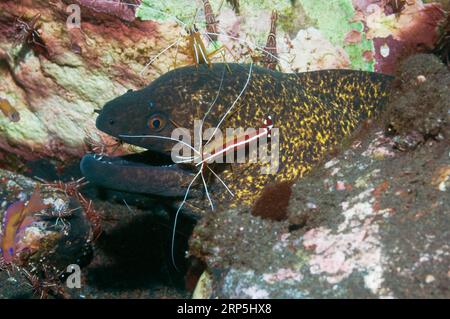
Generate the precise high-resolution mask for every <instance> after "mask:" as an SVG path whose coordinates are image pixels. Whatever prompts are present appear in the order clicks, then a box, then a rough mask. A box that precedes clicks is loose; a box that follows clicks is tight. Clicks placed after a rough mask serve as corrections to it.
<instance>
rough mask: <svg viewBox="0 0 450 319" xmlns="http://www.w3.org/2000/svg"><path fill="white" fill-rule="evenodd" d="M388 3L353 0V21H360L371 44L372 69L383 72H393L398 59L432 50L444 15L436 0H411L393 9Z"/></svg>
mask: <svg viewBox="0 0 450 319" xmlns="http://www.w3.org/2000/svg"><path fill="white" fill-rule="evenodd" d="M391 2H393V1H381V2H380V1H375V0H353V5H354V6H355V9H356V14H355V17H354V20H355V21H362V22H363V23H364V25H365V29H366V38H367V39H369V40H373V42H374V46H375V52H374V57H375V61H376V65H375V71H377V72H383V73H393V72H394V70H395V65H396V63H397V62H398V60H399V59H402V58H405V57H407V56H408V55H411V54H413V53H415V52H417V51H421V50H430V49H432V48H433V47H434V45H435V43H436V41H437V40H438V38H439V34H440V26H441V25H442V24H443V23H444V21H445V16H446V15H445V11H444V10H443V9H442V6H441V5H440V4H438V3H428V4H424V3H423V1H421V0H411V1H406V2H404V3H403V5H397V6H395V5H394V7H395V10H393V8H392V6H393V4H391ZM399 2H400V1H399ZM394 11H395V12H394ZM348 37H349V39H350V38H351V34H350V35H348Z"/></svg>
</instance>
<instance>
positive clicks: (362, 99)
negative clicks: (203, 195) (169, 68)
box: [175, 65, 391, 206]
mask: <svg viewBox="0 0 450 319" xmlns="http://www.w3.org/2000/svg"><path fill="white" fill-rule="evenodd" d="M216 67H217V66H216ZM232 69H233V73H234V74H227V75H226V76H227V77H232V76H236V74H239V80H237V81H234V82H233V84H232V87H231V88H230V87H227V88H222V93H221V95H220V98H219V100H218V101H217V103H216V105H215V108H214V111H213V112H212V114H211V116H209V117H207V122H208V120H209V121H211V122H212V123H210V124H209V125H208V124H206V126H215V125H216V124H217V119H218V118H220V116H222V115H223V114H224V113H225V112H226V110H227V109H228V108H229V107H230V106H231V105H232V103H233V101H234V100H235V99H236V97H237V96H238V94H239V92H240V91H241V90H242V88H243V87H244V84H245V80H247V79H248V74H249V70H250V66H236V65H232ZM252 70H253V72H252V76H251V77H250V82H249V85H248V87H247V89H246V90H245V93H244V94H243V96H242V98H241V99H239V100H238V102H237V103H236V105H235V109H233V112H231V115H230V116H229V117H228V118H227V120H226V122H224V124H223V125H222V126H221V128H222V129H223V130H224V129H225V128H226V127H232V128H235V127H243V128H249V127H253V128H260V127H261V125H262V122H263V120H264V119H265V118H267V116H268V115H270V116H271V117H272V119H273V122H274V127H276V128H279V132H280V133H279V137H280V159H279V160H280V162H279V169H278V171H277V173H276V174H275V175H265V174H261V166H262V165H264V164H261V163H256V164H251V163H245V164H238V163H236V164H232V165H231V167H230V168H228V169H227V170H225V171H223V172H222V173H221V175H220V177H221V178H222V179H223V181H224V182H225V183H226V184H227V185H228V187H229V188H230V189H231V190H232V191H233V192H234V194H235V197H234V198H233V199H232V198H230V196H229V194H227V193H226V191H225V190H224V188H223V186H222V185H220V184H217V183H216V184H217V185H215V187H211V188H212V190H213V192H212V193H213V194H214V197H215V198H216V201H218V202H219V203H223V204H225V205H231V206H236V205H242V204H251V203H253V202H254V200H255V198H257V196H259V193H260V191H261V190H262V189H263V188H264V187H265V186H266V185H267V184H269V183H272V182H274V181H282V180H295V179H297V178H299V177H302V176H304V175H305V174H306V173H307V172H309V171H310V170H311V169H312V168H313V166H314V165H315V164H317V163H318V162H319V161H320V160H321V159H323V157H324V155H325V154H326V153H327V152H328V151H329V150H330V149H331V148H332V147H333V146H335V145H337V144H338V143H339V142H340V141H342V139H343V138H345V137H347V136H349V135H350V134H351V133H352V132H354V131H355V129H356V128H357V127H358V125H359V124H361V122H362V121H363V120H365V119H367V118H369V117H372V116H374V115H376V114H378V113H379V112H380V111H381V110H382V109H383V107H384V105H385V104H386V102H387V98H388V91H389V90H388V85H389V83H390V81H391V77H389V76H387V75H383V74H377V73H370V72H361V71H352V70H325V71H317V72H308V73H299V74H282V73H279V72H274V71H269V70H267V69H262V68H258V67H254V66H253V68H252ZM212 82H214V85H213V87H214V88H215V89H214V90H212V89H211V93H212V94H210V93H208V92H206V91H205V90H204V89H201V90H199V91H198V94H194V95H193V96H192V98H193V99H192V100H193V102H194V103H193V104H194V105H197V107H196V110H195V111H194V112H193V113H192V114H191V115H195V116H193V117H192V116H191V117H190V119H189V122H190V121H192V120H193V119H194V118H197V119H198V118H202V117H203V114H204V112H205V108H204V107H202V106H201V105H202V104H204V101H211V100H213V97H214V95H215V94H217V91H218V90H217V87H218V85H217V83H216V82H217V80H216V81H212ZM229 85H231V83H230V84H229ZM175 87H176V86H175ZM230 92H233V93H230ZM185 116H186V115H185Z"/></svg>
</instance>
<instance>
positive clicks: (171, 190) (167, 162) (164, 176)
mask: <svg viewBox="0 0 450 319" xmlns="http://www.w3.org/2000/svg"><path fill="white" fill-rule="evenodd" d="M80 168H81V172H82V173H83V175H84V176H85V177H86V178H87V180H89V181H90V182H92V183H94V184H97V185H99V186H102V187H105V188H110V189H114V190H118V191H122V192H129V193H141V194H151V195H157V196H167V197H180V196H184V194H185V192H186V187H187V185H188V184H189V182H190V181H191V180H192V178H193V177H194V173H193V171H192V170H190V169H188V168H186V167H183V166H181V165H178V164H175V163H174V162H173V161H172V160H171V158H170V156H168V155H166V154H163V153H159V152H154V151H145V152H142V153H137V154H130V155H125V156H119V157H109V156H100V155H95V154H87V155H85V156H84V157H83V159H82V160H81V163H80Z"/></svg>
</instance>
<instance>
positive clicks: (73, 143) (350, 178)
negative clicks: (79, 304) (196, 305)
mask: <svg viewBox="0 0 450 319" xmlns="http://www.w3.org/2000/svg"><path fill="white" fill-rule="evenodd" d="M220 2H221V1H213V0H211V3H212V6H213V10H214V11H215V13H216V14H217V20H218V21H219V26H220V30H221V32H220V35H219V36H218V40H217V41H208V39H205V44H206V45H207V50H208V51H209V52H212V51H214V50H216V49H217V48H218V47H224V48H225V49H224V50H223V51H222V54H216V55H214V56H213V57H212V61H213V62H223V61H226V62H241V63H248V62H249V61H256V62H259V61H260V60H261V56H262V55H263V52H262V50H261V49H262V48H263V47H264V45H265V42H266V38H267V34H268V32H269V27H270V19H271V13H272V10H274V9H276V10H277V11H278V15H279V17H278V24H277V34H276V42H277V45H278V47H277V50H278V56H279V63H278V66H277V68H278V70H280V71H283V72H305V71H312V70H322V69H333V68H347V69H355V70H365V71H376V72H382V73H387V74H392V75H395V77H396V80H395V81H394V84H393V86H392V96H391V100H390V102H389V105H388V107H387V111H386V112H385V114H383V115H382V116H381V117H380V118H379V119H376V120H373V121H371V122H367V123H362V125H361V128H360V130H359V131H358V133H357V134H355V136H353V137H352V138H351V139H348V140H345V141H343V142H342V145H341V146H340V147H339V149H336V150H334V151H333V152H332V153H331V154H329V156H328V158H327V159H326V160H325V161H323V162H322V163H321V164H320V165H318V167H317V168H316V169H315V170H314V171H313V172H312V173H311V174H310V175H308V176H306V177H305V178H303V179H301V180H296V181H289V182H285V183H281V184H275V185H270V186H269V187H268V188H267V189H266V190H265V192H264V193H263V195H262V196H261V198H260V199H258V200H257V201H256V202H255V203H254V205H253V206H252V207H240V208H239V209H231V210H227V211H217V212H213V213H209V214H206V215H205V217H204V218H203V219H201V220H200V221H199V222H198V224H197V225H196V226H195V228H194V224H195V222H196V221H193V220H191V219H189V218H187V217H180V221H179V223H178V227H177V232H176V245H175V248H174V249H175V251H174V255H175V259H176V260H177V261H178V262H179V265H178V267H179V268H180V270H181V272H178V271H176V269H174V265H173V264H172V260H171V256H170V254H171V251H170V250H171V247H170V245H171V237H172V230H173V212H174V207H176V205H174V201H170V200H168V199H161V198H147V197H145V198H143V197H139V196H135V194H125V195H124V194H111V193H108V192H107V191H105V190H102V189H100V190H99V189H95V188H94V187H92V186H85V187H84V188H81V190H80V191H81V193H80V192H79V189H78V187H76V186H77V185H75V184H74V183H75V182H74V181H77V180H78V179H79V178H81V175H80V172H79V170H78V169H77V168H76V169H74V168H73V166H78V161H79V159H80V157H81V156H82V155H84V154H85V153H86V152H96V153H106V154H108V155H118V154H123V153H133V152H134V151H135V150H136V148H135V147H131V146H129V145H126V144H120V143H117V141H116V140H114V139H112V138H111V137H108V136H106V135H104V134H103V133H101V132H99V131H98V130H97V129H96V128H95V120H96V116H97V114H96V113H97V111H98V110H101V108H102V107H103V105H104V104H105V103H106V102H107V101H109V100H111V99H113V98H115V97H117V96H119V95H122V94H124V93H125V92H127V91H128V90H129V89H140V88H143V87H144V86H146V85H147V84H148V83H150V82H151V81H153V80H154V79H156V78H157V77H158V76H160V75H162V74H164V73H165V72H167V71H169V70H171V69H173V68H175V67H178V66H183V65H189V64H193V63H195V61H194V59H193V57H192V55H190V54H189V47H188V45H189V38H187V37H186V33H185V31H186V30H185V29H186V27H187V26H188V25H190V24H191V23H192V21H195V22H196V25H197V26H198V27H199V28H200V29H204V28H205V23H204V20H205V14H204V12H203V9H200V10H197V9H199V5H198V3H200V2H198V3H197V2H196V1H191V0H177V1H157V2H155V1H148V0H143V1H140V0H136V1H126V2H125V1H118V0H117V1H116V0H113V1H99V0H97V1H91V0H74V1H66V0H58V1H44V0H33V1H31V0H21V1H15V0H4V1H1V2H0V78H1V81H0V181H1V182H0V206H1V207H0V220H2V221H4V219H5V216H6V213H7V211H8V209H9V208H11V207H12V205H14V204H15V203H18V202H22V203H23V204H24V205H27V203H29V202H30V199H31V197H32V195H33V194H34V192H35V191H36V189H39V190H40V196H41V199H42V201H43V203H44V204H45V205H47V206H46V208H45V209H42V210H40V211H39V212H37V213H36V214H34V215H33V219H32V220H27V223H24V226H23V229H20V232H18V236H16V237H15V238H14V244H15V245H16V246H15V247H16V251H17V254H16V255H17V256H16V257H15V258H14V262H10V261H8V262H5V260H3V259H1V260H0V298H39V297H56V298H111V297H112V298H127V297H129V298H172V297H178V298H187V297H190V296H191V295H192V292H193V296H194V297H195V298H215V297H224V298H336V297H337V298H373V297H378V298H413V297H419V298H431V297H436V298H449V297H450V291H449V287H450V268H449V265H450V247H449V244H450V233H449V229H450V228H449V226H450V202H449V191H450V142H449V141H450V126H449V123H450V109H449V101H450V73H449V69H448V54H449V51H450V50H449V43H448V32H449V28H448V9H449V1H421V0H413V1H387V0H386V1H378V0H334V1H317V0H281V1H271V0H249V1H241V3H240V6H239V10H238V8H237V7H234V8H233V6H231V5H230V4H229V3H228V2H224V4H223V5H222V6H221V7H220ZM74 5H75V6H74ZM78 10H81V11H80V12H79V13H80V16H79V18H80V19H79V20H78V18H77V17H78V16H77V12H78ZM197 11H198V12H197ZM196 12H197V14H196ZM417 53H422V54H417ZM425 53H427V54H425ZM428 53H433V55H432V54H428ZM150 61H152V62H153V63H151V64H150V63H149V62H150ZM442 61H444V62H446V63H447V65H444V64H443V63H442ZM49 167H51V168H49ZM36 175H37V176H39V177H40V178H36ZM55 179H58V180H63V181H55V182H47V180H55ZM91 200H92V202H91ZM117 202H119V203H117ZM175 204H178V202H176V203H175ZM168 212H169V213H172V215H171V214H168ZM170 216H172V217H170ZM5 233H6V231H5V223H4V222H3V223H2V226H1V228H0V236H2V237H3V236H5ZM2 240H4V239H3V238H2ZM0 242H3V241H0ZM186 256H188V259H185V257H186ZM70 264H77V265H80V266H83V267H84V268H83V270H82V271H83V275H82V282H83V284H82V288H81V289H75V290H74V289H68V288H67V286H66V285H65V280H66V279H67V276H68V274H69V273H68V271H67V266H68V265H70ZM194 290H195V291H194Z"/></svg>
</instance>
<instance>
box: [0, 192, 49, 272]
mask: <svg viewBox="0 0 450 319" xmlns="http://www.w3.org/2000/svg"><path fill="white" fill-rule="evenodd" d="M47 207H48V205H45V204H44V203H43V202H42V198H41V193H40V190H39V188H36V189H35V191H34V192H33V194H32V195H31V198H30V200H29V201H28V204H25V202H23V201H18V202H15V203H14V204H12V205H11V206H9V207H8V209H7V210H6V213H5V216H4V218H3V227H2V228H3V234H2V237H1V251H2V256H3V259H4V262H5V263H7V264H9V263H11V262H12V261H13V259H14V257H15V254H16V244H17V239H18V237H20V236H18V235H20V234H21V233H22V232H23V230H24V229H25V228H26V227H27V226H29V225H30V224H31V223H32V222H33V217H32V215H33V214H34V213H36V212H39V211H41V210H43V209H45V208H47Z"/></svg>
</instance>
